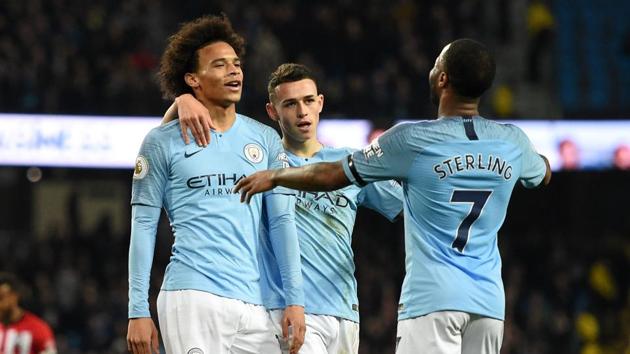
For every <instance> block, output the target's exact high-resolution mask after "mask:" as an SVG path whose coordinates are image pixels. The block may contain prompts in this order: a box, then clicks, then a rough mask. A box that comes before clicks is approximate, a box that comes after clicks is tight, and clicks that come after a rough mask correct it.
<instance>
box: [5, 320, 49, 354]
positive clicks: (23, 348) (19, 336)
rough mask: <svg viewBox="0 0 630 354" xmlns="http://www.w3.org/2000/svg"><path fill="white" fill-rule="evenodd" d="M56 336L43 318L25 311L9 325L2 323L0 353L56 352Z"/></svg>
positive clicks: (46, 353)
mask: <svg viewBox="0 0 630 354" xmlns="http://www.w3.org/2000/svg"><path fill="white" fill-rule="evenodd" d="M56 353H57V349H56V346H55V337H54V336H53V333H52V330H51V329H50V327H49V326H48V324H46V322H44V321H43V320H42V319H41V318H39V317H37V316H35V315H34V314H32V313H30V312H28V311H24V316H22V318H21V319H20V320H19V321H17V322H15V323H11V324H8V325H5V324H3V323H0V354H56Z"/></svg>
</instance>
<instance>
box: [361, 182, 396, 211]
mask: <svg viewBox="0 0 630 354" xmlns="http://www.w3.org/2000/svg"><path fill="white" fill-rule="evenodd" d="M403 201H404V196H403V189H402V186H401V185H400V184H399V183H398V182H397V181H394V180H389V181H379V182H374V183H370V184H368V185H367V186H365V187H363V188H361V192H359V196H358V202H359V204H360V205H362V206H365V207H367V208H370V209H372V210H374V211H377V212H379V213H380V214H381V215H383V216H384V217H386V218H387V219H389V220H390V221H394V219H395V218H396V217H397V216H398V215H399V214H400V212H401V211H402V210H403Z"/></svg>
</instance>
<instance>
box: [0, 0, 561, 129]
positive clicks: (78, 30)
mask: <svg viewBox="0 0 630 354" xmlns="http://www.w3.org/2000/svg"><path fill="white" fill-rule="evenodd" d="M516 3H523V1H518V2H509V1H506V0H492V1H480V0H474V1H466V2H458V1H452V0H448V1H439V2H435V1H408V0H397V1H394V2H391V1H379V0H372V1H366V2H362V6H361V11H357V9H356V4H355V3H354V2H352V1H329V0H325V1H318V2H317V4H313V3H310V2H303V1H295V0H293V1H272V2H245V1H240V0H237V1H226V0H223V1H216V2H213V3H212V4H208V3H206V2H198V1H178V2H169V1H147V0H129V1H124V2H111V1H104V0H95V1H90V2H83V1H76V0H55V1H43V0H25V1H15V0H9V1H3V2H2V3H0V48H2V50H1V51H0V91H1V92H2V93H3V94H2V95H0V107H2V110H3V111H5V112H7V111H8V112H27V113H64V114H78V113H80V114H98V115H103V114H116V115H159V114H161V113H162V112H163V111H164V109H165V107H166V106H167V104H166V102H165V101H163V100H162V99H161V95H160V92H159V90H158V85H157V81H156V76H155V73H156V70H157V67H158V66H159V56H160V53H161V52H162V51H163V49H164V46H165V43H166V38H167V36H168V34H170V33H173V32H174V31H175V30H176V29H177V27H178V24H179V23H182V22H184V21H186V20H188V19H190V18H194V17H196V16H199V15H200V14H204V13H218V12H220V11H223V12H225V13H226V14H227V15H228V16H229V17H230V19H231V20H232V22H233V23H234V26H235V28H236V29H237V30H238V31H239V32H240V33H242V34H244V36H245V38H246V39H247V40H248V43H249V45H248V48H247V49H248V53H247V55H246V57H245V78H246V84H245V90H244V97H243V100H242V101H241V103H240V104H239V111H240V112H241V113H245V114H249V115H251V116H253V117H257V118H258V119H264V108H263V107H264V102H265V99H266V96H267V94H266V91H265V88H266V82H267V78H268V75H269V74H270V72H271V70H272V69H273V68H275V67H276V66H277V65H278V64H280V63H282V62H285V61H295V62H300V63H303V64H306V65H308V66H309V67H311V68H313V69H314V70H315V71H316V73H317V74H318V76H319V77H320V79H319V82H320V87H321V90H322V92H324V93H325V95H326V98H327V112H328V114H329V115H344V116H350V117H370V118H372V119H382V120H383V123H382V124H383V125H389V124H391V120H390V119H395V118H402V117H423V116H429V117H430V116H432V115H433V107H432V106H431V105H430V102H429V100H428V98H427V99H425V98H426V97H428V89H427V85H426V77H427V73H428V71H429V70H430V68H431V67H432V66H433V58H435V56H436V55H437V54H438V52H439V50H440V48H441V47H442V46H443V45H444V43H446V42H447V41H448V40H450V39H453V38H457V37H461V36H464V35H465V36H467V37H473V38H478V39H480V40H483V41H484V42H486V43H488V44H489V45H491V46H493V47H497V48H498V47H500V46H501V45H505V44H506V43H510V41H511V40H513V34H514V33H517V32H518V30H519V29H518V28H513V27H515V26H516V24H514V23H513V22H512V21H511V20H510V19H511V18H512V17H513V16H512V15H511V12H514V10H513V9H512V8H516V7H517V5H514V4H516ZM523 22H524V21H523ZM522 26H523V27H524V26H525V25H524V24H523V25H522ZM521 30H522V31H525V29H524V28H522V29H521ZM523 45H526V43H523ZM547 47H548V46H547ZM549 50H550V48H547V49H546V50H544V49H536V53H535V54H536V57H538V56H540V55H542V54H544V52H547V53H548V52H549ZM541 51H542V52H543V53H541ZM522 61H523V62H525V61H526V59H525V58H523V60H522ZM529 61H533V62H534V64H533V65H538V63H539V61H537V60H529ZM513 64H514V63H513ZM523 65H525V64H523ZM497 87H503V86H502V83H501V82H499V83H498V84H497ZM502 93H504V94H508V95H509V92H507V93H506V92H505V91H502ZM500 97H503V96H500ZM500 97H499V99H501V98H500ZM419 98H420V99H419ZM505 99H507V100H508V103H507V105H508V107H507V112H511V110H510V109H509V106H510V103H509V97H508V98H505ZM505 105H506V104H503V106H502V107H503V109H504V110H505V109H506V108H505ZM488 106H489V107H491V105H490V104H489V103H488ZM385 117H387V118H385Z"/></svg>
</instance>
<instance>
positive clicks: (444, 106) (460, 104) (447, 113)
mask: <svg viewBox="0 0 630 354" xmlns="http://www.w3.org/2000/svg"><path fill="white" fill-rule="evenodd" d="M478 115H479V99H478V98H475V99H470V98H465V97H459V96H457V95H442V97H441V98H440V106H439V107H438V117H452V116H478Z"/></svg>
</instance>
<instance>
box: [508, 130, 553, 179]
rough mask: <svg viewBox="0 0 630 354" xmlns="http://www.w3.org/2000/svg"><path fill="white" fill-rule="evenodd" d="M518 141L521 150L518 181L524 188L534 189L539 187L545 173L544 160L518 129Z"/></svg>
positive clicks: (545, 165)
mask: <svg viewBox="0 0 630 354" xmlns="http://www.w3.org/2000/svg"><path fill="white" fill-rule="evenodd" d="M514 129H518V137H519V138H518V140H519V146H520V148H521V152H522V155H521V175H520V176H519V177H520V181H521V184H523V186H524V187H526V188H535V187H538V186H539V185H540V183H541V182H542V180H543V178H544V177H545V174H546V173H547V164H545V160H543V158H542V157H541V156H540V155H539V154H538V153H537V152H536V149H535V148H534V145H533V144H532V143H531V141H530V140H529V138H528V137H527V135H526V134H525V133H524V132H523V131H522V130H521V129H520V128H518V127H516V126H514Z"/></svg>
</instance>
